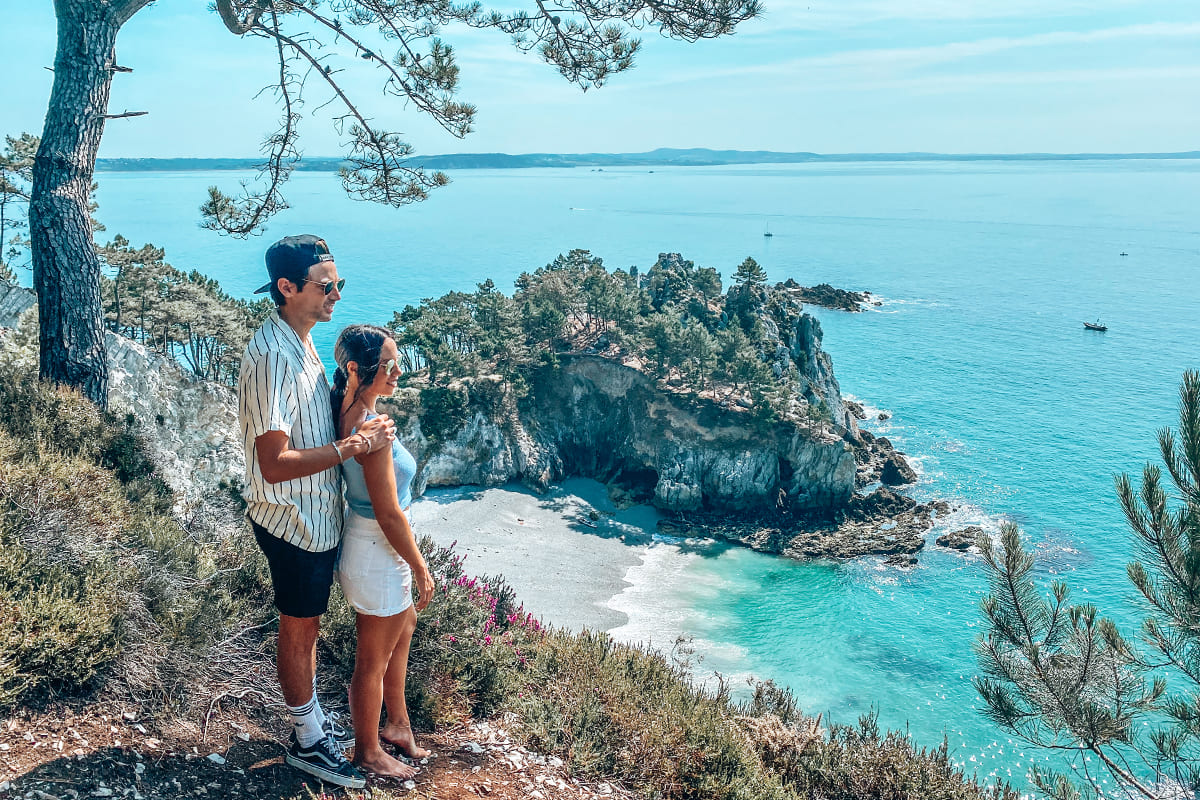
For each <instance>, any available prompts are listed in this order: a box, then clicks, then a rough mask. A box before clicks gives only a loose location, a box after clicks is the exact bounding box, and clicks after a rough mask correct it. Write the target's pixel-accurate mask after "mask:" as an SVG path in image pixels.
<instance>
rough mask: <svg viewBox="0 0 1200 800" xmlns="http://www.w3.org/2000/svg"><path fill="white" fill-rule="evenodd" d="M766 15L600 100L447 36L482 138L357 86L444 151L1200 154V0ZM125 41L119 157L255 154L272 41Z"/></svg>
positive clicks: (870, 1) (636, 73)
mask: <svg viewBox="0 0 1200 800" xmlns="http://www.w3.org/2000/svg"><path fill="white" fill-rule="evenodd" d="M765 4H766V13H765V14H764V15H763V17H762V18H761V19H758V20H755V21H752V22H750V23H748V24H746V25H744V26H743V27H741V28H740V29H739V31H738V33H737V34H736V35H734V36H732V37H726V38H722V39H718V40H714V41H705V42H699V43H697V44H692V45H689V44H683V43H679V42H674V41H671V40H668V39H664V38H662V37H661V36H659V35H658V34H657V33H654V32H651V31H648V32H646V33H645V34H644V36H643V49H642V52H641V54H640V56H639V59H638V64H637V66H636V67H635V68H634V69H633V70H630V71H628V72H626V73H624V74H622V75H619V76H616V77H615V78H613V79H612V80H611V81H610V83H609V84H608V85H606V86H605V87H603V88H601V89H599V90H595V91H589V92H587V93H583V92H581V91H580V90H579V89H578V88H576V87H573V86H570V85H568V84H567V83H566V82H565V81H564V80H562V79H561V78H560V77H559V76H558V74H557V73H556V72H555V71H554V70H553V69H552V68H551V67H549V66H548V65H546V64H544V63H542V62H541V61H540V59H538V58H537V57H536V56H535V55H531V54H523V53H520V52H518V51H517V50H515V49H514V48H513V47H512V46H511V45H510V44H509V43H508V41H507V38H506V37H505V36H504V35H502V34H498V33H496V32H492V31H470V30H453V29H452V30H448V31H446V33H445V34H444V38H445V39H446V41H448V42H449V43H450V44H451V45H453V46H454V47H455V49H456V52H457V57H458V61H459V65H460V67H461V81H460V83H461V92H460V99H462V100H464V101H466V102H470V103H474V104H475V105H476V106H477V107H478V109H479V111H478V116H477V118H476V131H475V132H474V133H472V134H471V135H469V136H468V137H467V138H466V139H463V140H459V139H456V138H454V137H452V136H450V135H449V134H447V133H445V132H444V131H442V130H441V129H440V128H439V127H437V126H436V125H435V124H433V123H432V122H431V121H429V120H428V119H427V118H424V117H423V116H422V115H421V114H420V113H419V112H417V111H416V110H414V109H412V108H411V107H405V105H404V104H403V103H400V102H398V101H397V100H395V99H393V98H386V97H384V96H383V95H382V94H381V93H380V91H379V81H378V80H377V79H375V77H374V75H373V74H372V70H370V69H369V68H366V69H364V68H363V67H364V64H363V63H362V62H360V61H359V60H357V59H355V58H354V55H353V53H352V52H342V53H336V52H335V53H334V60H333V62H332V63H334V64H335V65H345V66H347V67H349V68H351V69H350V70H348V71H347V73H345V74H347V75H349V73H350V72H353V73H355V74H354V76H353V77H350V78H349V83H350V85H351V87H352V88H353V89H354V91H355V92H356V94H357V95H358V96H360V97H362V98H364V101H363V103H362V105H363V107H364V110H366V111H367V112H368V114H369V115H370V116H373V117H374V118H375V119H376V121H377V122H378V123H380V124H381V126H382V127H385V128H388V129H391V130H397V131H400V132H402V133H403V134H404V137H405V138H406V140H407V141H409V142H410V143H412V144H413V145H414V146H415V148H416V150H417V152H419V153H426V154H431V153H450V152H508V153H528V152H637V151H643V150H650V149H653V148H655V147H712V148H735V149H743V150H748V149H769V150H789V151H791V150H804V151H815V152H823V153H831V152H903V151H913V150H922V151H936V152H951V153H955V152H957V153H961V152H997V153H1006V152H1030V151H1038V152H1098V151H1104V152H1132V151H1157V152H1162V151H1177V150H1196V149H1200V136H1198V135H1197V134H1198V132H1200V3H1196V2H1195V0H1186V2H1185V0H1147V1H1146V2H1133V1H1132V0H890V1H888V0H813V2H805V1H804V0H800V2H784V1H782V0H774V1H773V2H772V0H766V3H765ZM6 5H9V6H10V8H6V9H5V12H4V15H5V23H6V25H5V27H6V33H7V35H6V36H5V47H4V48H3V49H2V50H0V66H2V67H3V74H4V75H5V78H6V81H5V89H4V115H3V119H4V123H3V126H2V128H3V130H0V132H2V133H9V134H13V133H18V132H20V131H23V130H24V131H31V132H40V130H41V126H42V121H43V118H44V115H45V106H46V100H47V98H48V96H49V91H50V81H51V78H52V74H51V73H50V72H49V71H48V69H46V68H47V67H49V66H51V65H52V64H53V59H54V44H55V30H54V28H55V23H54V16H53V4H52V3H51V2H49V0H36V2H28V3H25V2H22V3H11V4H8V3H6ZM512 5H514V6H516V5H518V4H517V3H515V2H514V3H513V4H512ZM12 6H16V7H15V8H14V7H12ZM499 7H500V8H502V9H507V8H509V6H508V5H506V4H501V5H500V6H499ZM117 47H118V49H117V54H118V61H119V62H120V63H121V64H124V65H126V66H130V67H133V68H134V72H133V73H132V74H128V75H118V76H117V77H116V79H115V81H114V88H113V96H112V102H111V105H110V113H118V112H121V111H124V110H130V111H134V110H136V111H149V112H150V114H149V115H148V116H145V117H139V118H135V119H125V120H115V121H112V122H110V123H109V124H108V127H107V129H106V132H105V137H104V142H103V145H102V148H101V156H108V157H121V156H126V157H137V156H146V157H168V156H209V157H213V156H247V157H249V156H255V155H257V154H258V152H259V145H260V142H261V141H262V138H263V137H264V135H266V134H267V133H269V132H271V131H273V130H274V128H275V126H276V118H275V106H274V103H273V101H272V98H271V97H270V96H269V95H267V94H263V95H261V96H259V97H258V98H257V99H256V98H255V95H256V94H257V93H258V92H259V90H260V89H261V88H262V87H263V86H264V85H265V84H266V83H267V82H268V81H269V80H270V77H271V75H272V73H273V72H274V70H275V69H276V67H275V65H274V64H273V61H272V51H271V49H270V46H269V44H268V43H267V42H266V41H265V40H261V39H244V40H242V39H238V38H237V37H234V36H232V35H231V34H229V33H228V32H227V31H226V30H225V28H224V27H223V26H222V25H221V22H220V20H219V19H218V17H217V16H216V14H215V12H211V11H209V10H208V9H207V3H206V2H204V1H203V0H187V1H185V0H162V1H161V2H158V3H156V4H154V5H152V6H150V7H148V8H147V9H145V10H144V11H142V12H140V13H139V14H138V15H137V16H136V17H135V18H134V19H133V20H131V21H130V22H129V23H128V24H127V25H126V26H125V28H124V30H122V32H121V36H120V38H119V40H118V45H117ZM331 52H333V51H331ZM385 52H386V51H385ZM313 88H319V87H316V86H315V85H314V87H313ZM326 97H327V95H323V94H321V92H320V91H313V92H312V93H311V94H310V99H309V102H308V105H307V107H306V109H305V111H306V114H311V117H309V118H306V119H305V120H304V121H303V123H302V132H303V136H302V140H301V146H302V148H303V151H304V152H305V153H306V154H309V155H335V154H337V153H338V152H339V151H340V149H339V146H338V144H339V141H340V137H339V136H338V134H337V132H336V131H335V130H334V129H333V126H332V124H331V122H330V120H329V117H328V111H321V110H318V109H317V106H318V105H320V102H321V101H323V100H324V99H326Z"/></svg>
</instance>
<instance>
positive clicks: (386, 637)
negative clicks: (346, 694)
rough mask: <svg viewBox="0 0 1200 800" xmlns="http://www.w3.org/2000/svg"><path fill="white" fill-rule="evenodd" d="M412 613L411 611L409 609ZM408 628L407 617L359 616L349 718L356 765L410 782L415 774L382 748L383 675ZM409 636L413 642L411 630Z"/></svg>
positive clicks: (400, 615)
mask: <svg viewBox="0 0 1200 800" xmlns="http://www.w3.org/2000/svg"><path fill="white" fill-rule="evenodd" d="M410 610H411V609H410ZM405 625H406V622H405V617H404V614H396V615H394V616H391V617H372V616H370V615H368V614H358V615H357V617H356V619H355V626H356V627H357V628H358V648H357V651H356V652H355V656H354V677H353V678H351V680H350V717H351V719H352V720H353V721H354V763H355V764H357V765H359V766H361V767H363V768H364V769H366V770H368V771H369V772H373V773H374V774H376V775H379V776H383V777H388V778H411V777H412V776H413V775H415V774H416V771H415V770H414V769H413V768H412V767H410V766H408V765H407V764H405V763H404V762H403V761H399V760H397V759H395V758H393V757H392V756H390V755H388V753H386V752H385V751H384V750H383V748H382V747H380V746H379V713H380V710H381V709H382V705H383V695H384V692H383V682H384V675H385V674H386V673H387V672H388V663H389V661H390V660H391V657H392V653H393V651H394V650H395V648H396V642H397V640H398V639H399V637H400V634H401V632H402V631H403V630H404V628H405ZM408 630H409V633H408V636H409V638H410V639H411V638H412V629H411V628H409V629H408Z"/></svg>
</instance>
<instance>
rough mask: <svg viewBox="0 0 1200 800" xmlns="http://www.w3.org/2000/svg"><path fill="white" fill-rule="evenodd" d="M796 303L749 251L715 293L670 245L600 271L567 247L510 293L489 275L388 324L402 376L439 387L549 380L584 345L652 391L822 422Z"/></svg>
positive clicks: (523, 386) (706, 272)
mask: <svg viewBox="0 0 1200 800" xmlns="http://www.w3.org/2000/svg"><path fill="white" fill-rule="evenodd" d="M801 313H802V311H801V304H800V303H799V301H797V300H796V299H795V298H794V296H793V293H792V291H791V290H790V289H788V288H787V287H785V286H783V285H778V286H775V287H771V286H768V285H767V279H766V273H765V271H764V270H763V269H762V267H761V266H759V265H758V264H757V263H756V262H755V261H754V259H753V258H747V259H746V260H745V261H744V262H742V264H741V265H739V266H738V267H737V270H736V273H735V275H734V283H733V285H732V286H731V287H730V288H729V290H728V292H723V291H722V280H721V275H720V274H719V273H718V272H717V270H716V269H714V268H712V267H697V266H696V265H695V264H694V263H693V262H691V261H688V260H686V259H684V258H682V257H681V256H680V255H678V254H676V253H665V254H662V255H660V256H659V258H658V261H657V262H655V264H654V265H653V266H651V267H650V268H649V269H648V270H647V271H645V272H644V273H643V272H640V271H639V270H638V268H637V267H632V268H630V269H629V270H628V271H626V270H623V269H616V270H612V271H610V270H608V269H607V268H605V266H604V263H603V261H602V260H601V259H600V258H599V257H597V256H594V255H592V254H591V253H590V252H588V251H587V250H572V251H570V252H569V253H567V254H566V255H559V256H558V257H557V258H555V259H554V260H553V261H552V262H550V263H549V264H547V265H546V266H544V267H540V268H538V269H537V270H535V271H534V272H532V273H528V272H526V273H522V275H521V276H520V277H519V278H518V279H517V281H516V288H515V292H514V293H513V295H512V296H511V297H509V296H507V295H505V294H503V293H502V292H500V291H499V290H498V289H497V288H496V286H495V284H494V283H493V282H492V281H490V280H488V281H485V282H484V283H482V284H480V285H479V287H478V289H477V291H475V292H471V293H466V292H450V293H448V294H446V295H443V296H442V297H440V298H437V299H427V300H425V301H424V302H423V303H422V304H421V305H420V306H408V307H406V308H405V309H404V310H403V311H400V312H398V313H397V314H396V315H395V318H394V319H393V321H392V323H391V327H392V329H393V330H394V331H395V332H396V335H397V339H398V342H399V344H400V352H401V357H402V359H403V361H404V365H405V371H406V373H407V376H406V379H407V380H408V382H409V383H410V384H413V385H417V386H422V387H429V388H433V389H444V388H446V387H449V386H450V385H452V384H455V383H458V382H461V381H463V380H464V379H465V380H468V381H469V380H470V379H473V378H478V377H480V376H484V375H498V376H500V378H501V379H502V380H503V381H504V382H505V383H506V384H508V385H510V386H512V387H514V388H515V389H516V393H517V395H518V396H520V395H522V394H525V393H526V392H528V391H530V390H531V389H536V388H537V384H538V382H540V381H551V380H554V375H555V369H556V367H557V363H558V357H559V356H561V355H564V354H581V353H583V354H592V355H598V356H602V357H604V358H608V359H610V360H613V361H616V362H618V363H623V364H625V365H627V366H631V367H634V368H636V369H639V370H641V371H643V372H645V373H647V374H649V375H651V376H652V377H654V378H656V379H658V381H659V385H660V387H661V388H663V389H666V390H670V391H674V392H679V393H691V394H695V395H697V396H701V397H705V398H708V399H711V400H714V401H717V402H719V403H721V404H723V405H726V406H730V407H745V408H749V409H751V410H752V412H753V414H754V415H755V416H756V417H758V418H760V419H764V420H770V419H778V418H793V419H795V418H804V419H825V420H828V419H829V415H830V408H829V405H828V404H827V403H826V398H824V397H823V396H822V395H821V393H820V389H819V387H816V386H814V385H813V382H812V380H811V379H812V378H815V377H817V376H813V375H808V374H805V372H804V371H803V365H802V364H798V363H797V361H796V359H795V358H794V355H795V351H796V350H798V349H799V350H801V351H803V348H804V347H805V346H806V344H808V343H805V342H803V341H798V339H799V338H800V337H798V335H797V332H796V330H795V328H796V324H797V322H798V320H799V319H800V318H801Z"/></svg>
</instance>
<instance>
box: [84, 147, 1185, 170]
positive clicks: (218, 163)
mask: <svg viewBox="0 0 1200 800" xmlns="http://www.w3.org/2000/svg"><path fill="white" fill-rule="evenodd" d="M1129 159H1136V160H1167V159H1200V150H1189V151H1186V152H1179V153H828V154H822V153H778V152H773V151H770V150H709V149H706V148H692V149H686V150H680V149H673V148H665V147H664V148H659V149H657V150H651V151H650V152H647V153H574V154H571V153H558V154H556V153H525V154H523V155H509V154H508V153H450V154H445V155H433V156H419V157H416V158H410V159H408V160H407V161H406V162H404V163H405V166H410V167H425V168H428V169H530V168H536V167H560V168H562V167H591V168H601V169H603V168H606V167H714V166H725V165H732V164H806V163H853V162H875V161H877V162H910V161H1119V160H1129ZM261 163H262V159H261V158H101V159H97V161H96V169H97V170H99V171H103V172H139V171H144V172H181V171H201V170H206V171H208V170H231V171H233V170H253V169H257V168H258V166H259V165H260V164H261ZM343 163H344V162H343V161H342V159H340V158H305V159H303V160H302V161H299V162H298V163H297V164H296V169H297V170H298V171H303V172H336V171H337V170H338V169H339V168H341V166H342V165H343Z"/></svg>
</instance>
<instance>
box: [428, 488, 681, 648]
mask: <svg viewBox="0 0 1200 800" xmlns="http://www.w3.org/2000/svg"><path fill="white" fill-rule="evenodd" d="M409 518H410V519H411V520H412V523H413V528H414V530H415V531H416V533H417V535H418V536H421V535H428V536H431V537H432V538H433V540H434V541H435V542H437V543H438V544H440V545H443V546H448V545H450V544H452V543H455V542H457V544H455V550H457V551H458V552H461V553H466V554H467V560H466V562H465V564H464V567H465V569H466V570H467V572H468V573H471V574H475V575H493V576H495V575H503V576H504V578H505V579H506V580H507V581H508V583H509V584H511V585H512V587H513V588H514V589H515V590H516V592H517V597H518V598H519V599H520V600H521V601H522V602H524V604H525V608H526V609H527V610H529V611H531V612H533V613H534V614H535V615H537V616H540V617H541V618H542V619H543V621H545V622H548V623H551V624H553V625H556V626H558V627H564V628H569V629H571V630H574V631H579V630H582V629H584V628H590V629H592V630H604V631H607V630H612V629H614V628H618V627H620V626H622V625H624V624H625V623H626V622H628V617H627V616H626V615H625V614H624V613H622V612H621V611H618V610H616V609H614V608H612V607H610V605H609V604H610V602H611V601H612V600H613V599H614V598H615V597H616V596H617V595H619V594H620V593H621V592H622V591H623V590H624V589H625V588H626V587H627V586H628V585H629V584H628V583H627V581H626V580H625V576H626V573H627V572H628V571H629V569H630V567H633V566H636V565H639V564H641V563H642V560H643V555H644V553H645V551H646V549H647V548H648V547H649V546H650V543H651V538H652V535H653V532H654V528H655V524H656V523H657V521H658V518H659V517H658V513H657V512H656V511H655V510H654V509H653V508H651V507H649V506H634V507H632V508H628V509H622V510H620V511H618V510H617V509H616V508H615V507H614V506H613V504H612V503H611V502H610V501H609V499H608V494H607V491H606V490H605V488H604V486H603V485H601V484H600V483H597V482H596V481H591V480H583V479H572V480H568V481H565V482H563V483H562V484H560V485H558V486H556V487H554V488H553V489H552V490H551V491H550V492H548V493H546V494H544V495H538V494H536V493H534V492H532V491H530V490H529V489H526V488H524V487H522V486H519V485H516V484H511V485H508V486H504V487H494V488H487V489H485V488H481V487H460V488H454V489H433V490H431V491H429V492H427V493H426V494H425V495H424V496H422V497H421V498H419V499H418V500H417V501H416V502H414V503H413V505H412V507H411V508H410V509H409Z"/></svg>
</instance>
